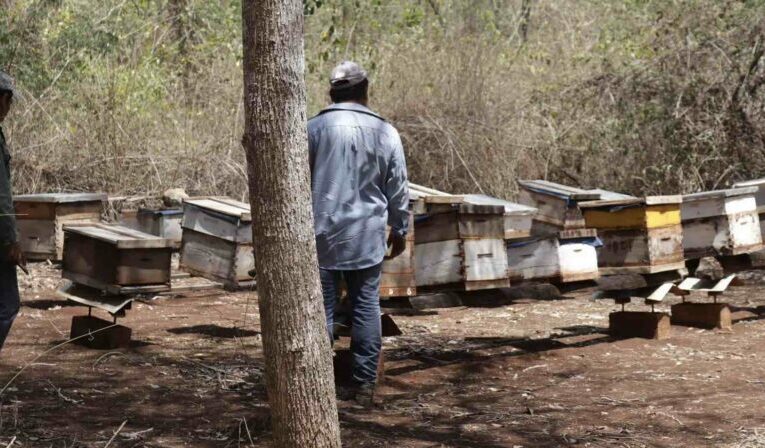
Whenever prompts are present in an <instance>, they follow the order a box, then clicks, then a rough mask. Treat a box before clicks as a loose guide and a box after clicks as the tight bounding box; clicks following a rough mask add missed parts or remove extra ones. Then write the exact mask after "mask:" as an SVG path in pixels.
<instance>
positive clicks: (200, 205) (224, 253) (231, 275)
mask: <svg viewBox="0 0 765 448" xmlns="http://www.w3.org/2000/svg"><path fill="white" fill-rule="evenodd" d="M251 224H252V217H251V215H250V206H249V205H248V204H245V203H243V202H239V201H235V200H233V199H230V198H221V197H205V198H193V199H187V200H185V201H184V202H183V222H182V227H183V239H182V242H181V259H180V267H181V269H183V270H185V271H186V272H189V273H191V274H193V275H198V276H200V277H204V278H207V279H209V280H213V281H218V282H221V283H223V285H224V286H225V287H227V288H234V289H235V288H239V287H242V286H248V285H250V284H251V282H252V278H251V277H250V276H249V271H251V270H252V269H253V268H254V267H255V257H254V255H253V251H252V226H251Z"/></svg>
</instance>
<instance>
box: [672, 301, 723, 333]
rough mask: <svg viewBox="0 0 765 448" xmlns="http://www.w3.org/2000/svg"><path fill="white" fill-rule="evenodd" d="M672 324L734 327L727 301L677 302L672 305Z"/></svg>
mask: <svg viewBox="0 0 765 448" xmlns="http://www.w3.org/2000/svg"><path fill="white" fill-rule="evenodd" d="M671 312H672V325H684V326H687V327H698V328H719V329H722V330H731V329H733V321H732V320H731V313H730V307H729V306H728V304H727V303H690V302H684V303H677V304H675V305H672V309H671Z"/></svg>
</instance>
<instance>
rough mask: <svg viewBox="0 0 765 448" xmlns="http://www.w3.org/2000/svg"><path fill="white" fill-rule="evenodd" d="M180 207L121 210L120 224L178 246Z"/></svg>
mask: <svg viewBox="0 0 765 448" xmlns="http://www.w3.org/2000/svg"><path fill="white" fill-rule="evenodd" d="M182 221H183V210H182V209H146V208H142V209H138V210H129V211H123V212H122V215H121V217H120V224H122V225H124V226H125V227H129V228H131V229H135V230H138V231H140V232H144V233H148V234H151V235H155V236H159V237H162V238H165V239H168V240H171V241H172V242H173V243H175V245H176V246H177V247H180V243H181V238H182V236H183V229H182V227H181V222H182Z"/></svg>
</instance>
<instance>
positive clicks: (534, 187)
mask: <svg viewBox="0 0 765 448" xmlns="http://www.w3.org/2000/svg"><path fill="white" fill-rule="evenodd" d="M518 185H520V186H521V188H524V189H526V190H530V191H533V192H535V193H541V194H545V195H548V196H555V197H558V198H561V199H567V200H570V201H595V200H598V199H600V193H597V192H593V191H588V190H583V189H581V188H576V187H569V186H568V185H563V184H557V183H555V182H550V181H546V180H519V181H518Z"/></svg>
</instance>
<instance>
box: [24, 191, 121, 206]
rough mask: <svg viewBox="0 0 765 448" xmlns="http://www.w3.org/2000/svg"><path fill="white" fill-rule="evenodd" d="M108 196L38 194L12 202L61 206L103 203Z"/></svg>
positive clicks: (94, 194) (102, 194)
mask: <svg viewBox="0 0 765 448" xmlns="http://www.w3.org/2000/svg"><path fill="white" fill-rule="evenodd" d="M107 198H108V196H107V195H106V193H39V194H20V195H17V196H14V198H13V200H14V201H20V202H47V203H52V204H63V203H67V202H93V201H95V202H105V201H106V200H107Z"/></svg>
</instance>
